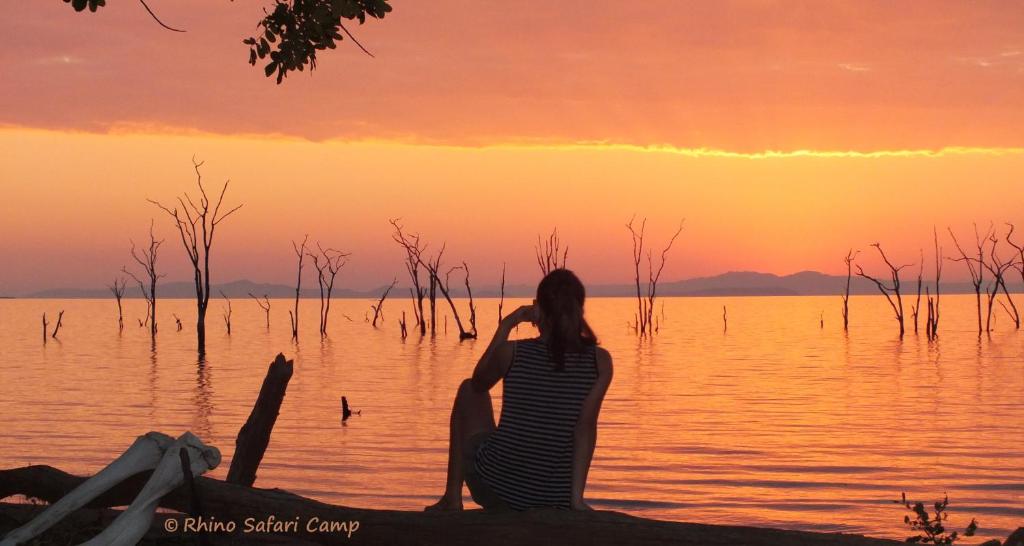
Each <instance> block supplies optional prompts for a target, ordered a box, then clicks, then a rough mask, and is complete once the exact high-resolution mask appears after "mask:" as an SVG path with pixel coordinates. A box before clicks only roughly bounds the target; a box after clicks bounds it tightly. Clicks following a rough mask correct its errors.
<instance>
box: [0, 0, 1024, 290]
mask: <svg viewBox="0 0 1024 546" xmlns="http://www.w3.org/2000/svg"><path fill="white" fill-rule="evenodd" d="M590 6H591V7H592V9H586V10H581V9H579V8H578V7H577V6H574V5H562V4H560V5H555V6H546V11H545V14H544V16H539V15H538V14H536V13H533V12H532V11H531V10H511V9H509V8H508V7H506V6H503V5H498V4H494V5H492V4H480V5H476V6H474V8H473V9H471V10H470V9H464V8H463V7H460V4H459V3H458V2H454V1H452V0H438V2H434V3H431V4H430V5H429V6H428V5H424V4H409V5H405V4H403V5H396V6H395V10H394V12H393V13H391V14H389V15H388V16H387V18H385V19H384V20H383V21H373V22H371V23H369V24H366V25H361V26H359V27H356V28H354V29H352V30H353V31H354V32H355V33H356V34H357V35H358V36H359V39H360V41H361V42H362V43H363V44H365V45H366V46H367V47H369V48H370V49H372V50H373V52H374V57H373V58H370V57H368V56H366V55H363V54H362V53H361V52H359V51H358V49H356V48H353V47H349V46H350V45H351V44H342V46H341V47H339V48H338V49H337V50H336V51H330V52H324V54H323V55H322V56H321V58H320V59H319V63H318V68H317V70H316V71H314V72H312V73H310V72H308V71H307V72H306V73H305V74H304V75H298V74H296V75H293V76H291V77H289V78H288V79H287V80H286V81H285V83H284V84H283V85H280V86H278V85H275V84H274V83H273V81H271V80H267V79H265V78H264V76H263V74H262V71H261V70H259V69H258V67H257V68H255V69H254V68H253V67H250V66H249V65H248V64H246V62H245V61H246V53H247V48H246V47H245V46H244V44H242V43H241V38H242V37H244V36H248V33H250V30H251V28H252V24H253V23H254V22H255V20H256V18H257V17H258V15H259V9H258V7H256V6H243V5H241V4H237V3H235V4H232V3H209V2H201V1H199V0H182V1H180V2H174V3H170V2H157V1H154V2H153V4H152V7H153V8H154V9H155V10H157V11H158V12H159V13H160V15H161V17H163V18H164V19H166V20H168V21H171V22H172V23H173V24H174V25H176V26H180V27H182V28H185V29H187V30H188V32H186V33H169V32H167V31H165V30H163V29H162V28H160V27H159V26H158V25H155V24H154V23H153V21H152V20H151V19H150V18H149V16H148V14H146V13H145V11H144V10H141V9H135V8H138V6H128V5H117V6H115V5H111V6H108V7H106V8H104V9H102V10H100V11H99V12H97V13H95V14H90V13H75V12H74V11H73V10H71V9H69V8H68V6H66V5H63V4H60V3H57V4H53V5H42V4H37V3H28V2H24V3H16V4H13V5H12V6H11V7H10V11H11V15H12V17H11V20H12V22H13V24H14V28H13V30H12V31H11V34H12V36H11V40H10V44H9V47H7V48H5V49H4V50H2V51H0V62H3V63H4V65H5V66H7V67H9V70H10V71H11V74H16V75H17V77H12V78H4V79H3V80H2V81H0V94H2V96H4V97H5V101H4V103H3V104H2V105H0V145H2V147H3V149H4V150H5V152H6V154H7V156H8V157H9V159H7V160H5V161H4V162H0V184H2V186H3V187H2V189H3V190H4V191H5V195H6V197H7V201H6V204H5V205H4V210H3V211H0V212H2V213H3V214H0V230H2V232H4V233H8V234H15V236H13V237H5V238H2V239H0V253H3V255H5V256H10V257H12V258H13V259H11V260H9V262H10V264H11V265H9V266H8V267H7V269H6V271H5V272H4V273H3V274H0V292H2V293H11V294H23V293H26V292H31V291H35V290H40V289H45V288H51V287H61V286H96V285H100V284H101V283H108V282H110V279H109V278H108V277H110V276H111V275H112V274H115V273H116V272H117V271H118V270H119V269H120V267H121V265H123V264H126V262H127V260H126V258H127V246H128V241H129V239H132V238H134V239H136V240H138V239H140V238H142V237H143V236H144V235H145V228H146V226H147V225H148V223H149V219H150V218H156V220H157V223H156V228H157V230H158V235H159V236H160V237H162V238H165V239H167V240H168V241H167V243H166V244H165V246H164V247H163V254H162V256H163V257H162V263H163V264H164V265H165V266H166V271H167V273H168V278H187V277H188V270H187V268H186V267H184V266H185V264H184V256H183V252H182V250H181V249H180V248H178V246H179V243H177V242H176V241H175V239H174V238H173V237H172V235H174V234H173V233H172V232H170V229H171V226H170V225H168V224H166V223H161V221H160V220H161V217H160V216H159V215H157V214H155V211H154V210H153V209H152V207H151V205H149V204H147V203H146V202H145V199H146V198H155V199H160V200H167V199H170V198H172V197H173V196H175V195H178V194H179V193H180V192H182V191H190V190H191V189H192V188H193V187H194V179H193V177H192V173H191V165H190V163H189V159H190V158H191V157H192V156H193V155H195V156H197V157H198V158H200V159H203V160H205V161H206V167H205V170H204V175H205V176H206V177H207V180H211V181H213V182H215V183H219V182H221V181H223V180H225V179H231V180H232V186H231V189H230V190H229V192H228V200H229V201H231V202H244V203H246V205H245V207H244V208H243V209H242V211H240V212H239V214H238V215H237V217H235V218H232V219H231V220H230V221H229V222H228V223H227V224H225V226H224V229H223V230H222V231H221V232H220V233H221V236H222V237H223V239H221V240H220V242H218V243H217V244H216V245H215V248H214V265H215V272H214V277H213V280H214V281H215V282H216V281H217V280H218V279H219V280H228V279H238V278H245V277H248V278H254V280H259V281H266V282H282V283H290V282H292V280H291V276H292V272H291V269H292V267H293V264H292V263H291V260H292V255H291V246H290V242H291V240H293V239H295V238H301V237H302V235H303V234H305V233H309V234H310V236H311V238H312V239H314V240H316V239H321V240H323V241H324V242H325V243H327V244H331V245H334V246H338V247H342V248H344V249H345V250H349V251H352V252H353V253H354V254H353V261H352V263H351V264H350V265H349V266H348V267H347V268H346V270H345V271H344V272H343V274H342V276H341V277H340V282H341V283H342V284H343V285H345V286H351V287H354V288H360V289H362V288H367V287H370V286H377V285H379V284H380V283H381V282H382V280H384V279H386V280H390V279H391V278H392V277H394V276H398V277H399V279H401V278H402V277H403V273H402V271H403V270H402V269H401V267H400V266H401V262H400V260H401V255H400V253H399V251H398V249H397V248H396V247H395V246H394V243H393V242H391V241H390V238H389V229H388V226H387V219H388V218H390V217H402V218H404V219H405V221H406V223H407V225H408V227H409V228H410V229H413V230H415V231H418V232H420V233H421V234H422V235H423V236H424V237H425V239H427V240H429V241H431V242H432V243H433V244H435V245H438V244H440V243H441V242H442V241H446V242H447V243H448V248H449V252H450V257H451V259H452V260H458V261H461V260H463V259H465V260H467V261H468V262H469V263H470V265H471V266H472V267H473V269H474V272H475V273H474V278H476V279H478V282H479V284H481V285H483V284H495V281H496V278H497V276H498V274H499V272H500V268H501V264H502V262H506V263H508V264H509V282H513V283H524V282H525V283H529V282H532V281H533V280H535V277H536V272H535V269H536V266H535V264H534V258H533V245H534V244H535V241H536V237H537V235H540V234H546V233H548V232H550V230H551V229H552V228H555V227H557V228H559V231H560V232H561V233H562V236H563V240H565V241H566V243H567V244H568V245H569V246H570V258H569V260H570V265H572V266H574V267H576V268H577V269H579V271H580V273H581V274H582V275H583V276H584V279H585V280H587V281H588V282H593V283H609V282H621V281H623V280H624V279H629V278H631V275H632V273H631V270H630V262H629V252H630V250H629V241H628V233H627V232H626V231H625V228H624V225H623V224H624V223H625V222H626V221H627V220H628V219H629V217H630V216H632V215H633V214H637V215H640V216H647V217H649V218H650V222H651V226H650V229H651V232H650V236H651V238H652V239H651V242H652V243H653V244H654V245H655V247H657V246H658V245H660V244H661V243H662V239H663V238H664V237H666V236H667V235H668V233H670V232H671V230H672V229H674V227H675V224H676V223H677V222H678V221H679V220H680V219H681V218H686V219H687V225H686V228H685V229H684V232H683V234H682V235H681V237H680V239H679V241H678V246H677V247H676V249H675V251H674V252H673V254H672V255H671V256H670V258H669V262H668V266H667V267H666V270H665V273H664V275H665V277H664V278H666V279H682V278H689V277H696V276H705V275H714V274H717V273H721V272H725V271H730V270H753V271H763V272H767V273H775V274H788V273H792V272H795V271H803V270H815V271H822V272H824V273H840V272H845V269H844V266H843V262H842V257H843V256H845V253H846V250H847V249H849V248H862V249H866V248H867V245H868V244H869V243H871V242H875V241H879V242H881V243H882V244H883V245H884V246H885V248H886V250H887V251H888V252H891V254H892V255H893V256H895V257H896V258H898V259H900V260H901V261H906V262H914V261H916V260H917V259H918V257H919V253H920V252H921V250H922V249H923V250H924V251H925V254H926V255H930V249H931V245H932V242H931V239H932V228H933V226H937V227H938V229H939V230H940V232H941V231H943V229H944V228H945V227H946V226H950V227H952V228H953V229H954V230H956V231H957V232H958V233H963V234H964V235H965V236H966V235H967V234H968V232H969V230H970V229H971V224H972V223H974V222H978V223H985V224H987V223H988V222H989V221H993V222H995V223H996V225H997V226H1001V225H1002V222H1016V223H1017V224H1020V225H1024V217H1022V212H1021V211H1022V209H1021V207H1020V204H1021V203H1022V202H1024V186H1022V184H1021V173H1024V136H1022V133H1021V132H1020V131H1019V127H1020V126H1021V125H1022V124H1024V109H1022V108H1020V107H1019V105H1020V104H1022V103H1024V85H1021V84H1022V83H1024V41H1022V39H1021V35H1020V32H1019V29H1020V28H1022V27H1024V12H1022V11H1019V10H1016V11H1015V10H1003V9H998V7H994V6H965V5H963V4H960V3H957V2H940V3H938V4H936V3H930V4H928V5H927V8H926V7H924V5H923V4H900V5H895V6H894V5H890V4H888V3H884V2H835V3H829V4H827V5H817V4H816V5H814V7H813V9H811V8H808V7H806V6H803V5H799V4H790V5H786V6H780V5H776V4H772V3H763V2H744V1H738V0H737V1H735V2H723V3H716V4H708V5H697V6H688V7H686V8H684V9H681V7H680V5H679V4H678V3H676V2H671V1H655V2H651V3H648V4H646V5H645V6H646V8H647V9H648V10H650V11H649V12H647V15H650V14H653V13H656V14H657V17H650V16H643V15H642V14H641V16H638V14H637V13H636V12H635V10H634V9H632V8H631V7H629V6H624V5H621V4H619V3H615V2H604V3H598V4H590ZM439 13H444V18H445V19H444V20H445V28H446V31H445V32H438V31H437V29H436V28H435V27H436V20H437V14H439ZM510 28H514V29H515V32H510V31H509V29H510ZM124 43H131V44H132V47H129V48H125V47H122V46H120V44H124ZM940 236H942V233H940ZM944 239H945V240H943V241H940V242H942V243H943V245H944V246H945V247H946V250H947V252H946V254H947V255H949V251H950V250H951V244H950V241H948V237H945V238H944ZM862 259H863V260H865V267H868V268H870V267H874V266H876V265H877V264H874V263H873V262H872V261H871V256H870V254H869V253H862ZM68 263H73V264H74V265H75V267H73V268H72V267H68V266H67V264H68ZM252 272H258V273H259V274H253V273H252ZM946 275H947V277H948V278H950V279H957V278H960V277H961V276H962V275H963V272H962V271H960V268H958V267H955V266H952V267H948V268H947V270H946Z"/></svg>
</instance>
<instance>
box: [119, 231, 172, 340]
mask: <svg viewBox="0 0 1024 546" xmlns="http://www.w3.org/2000/svg"><path fill="white" fill-rule="evenodd" d="M163 242H164V241H163V239H161V240H159V241H157V240H156V236H155V235H154V234H153V221H152V220H150V221H149V247H148V248H144V249H142V250H137V249H136V248H135V243H134V242H132V251H131V252H132V258H133V259H134V260H135V262H136V263H138V264H139V265H140V266H142V270H143V272H144V273H145V276H146V281H145V282H143V280H142V279H141V278H140V277H138V276H136V275H135V273H132V272H131V271H128V269H127V268H124V267H122V268H121V271H123V272H124V273H125V274H126V275H128V276H130V277H131V278H132V279H134V280H135V282H136V283H138V285H139V290H141V291H142V297H143V298H145V299H146V320H147V321H148V322H149V335H150V337H156V330H157V328H156V282H157V280H159V279H160V278H161V277H164V275H160V274H157V272H156V255H157V251H158V250H160V245H161V244H163ZM147 283H148V287H147Z"/></svg>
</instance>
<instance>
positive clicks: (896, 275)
mask: <svg viewBox="0 0 1024 546" xmlns="http://www.w3.org/2000/svg"><path fill="white" fill-rule="evenodd" d="M871 246H873V247H875V249H876V250H878V253H879V254H880V255H881V256H882V261H883V262H885V265H886V266H888V267H889V278H890V279H891V280H892V284H891V285H886V284H885V283H884V282H882V281H880V280H878V279H876V278H874V277H872V276H871V275H868V274H867V273H865V272H864V270H863V269H861V267H860V265H859V264H858V265H857V275H858V276H860V277H864V278H865V279H867V280H869V281H871V282H873V283H875V286H877V287H878V291H879V292H881V293H882V295H883V296H885V299H886V300H888V301H889V305H890V306H891V307H892V311H893V313H895V314H896V322H898V323H899V325H900V338H901V339H902V338H903V331H904V329H903V296H902V295H901V294H900V271H901V270H902V269H903V268H905V267H907V266H905V265H900V266H895V265H893V264H892V262H890V261H889V258H888V257H887V256H886V255H885V252H884V251H883V250H882V245H880V244H878V243H872V245H871ZM893 295H895V296H896V301H893V299H892V296H893Z"/></svg>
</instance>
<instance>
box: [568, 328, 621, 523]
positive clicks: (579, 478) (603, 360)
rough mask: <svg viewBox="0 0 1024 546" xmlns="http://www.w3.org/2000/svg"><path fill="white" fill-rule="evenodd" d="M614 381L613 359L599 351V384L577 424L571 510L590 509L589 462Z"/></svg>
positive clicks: (581, 410)
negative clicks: (587, 490)
mask: <svg viewBox="0 0 1024 546" xmlns="http://www.w3.org/2000/svg"><path fill="white" fill-rule="evenodd" d="M611 382H612V357H611V355H610V354H608V351H605V350H604V349H600V348H599V349H597V381H596V382H594V386H593V387H592V388H591V389H590V393H588V394H587V397H586V398H585V399H584V400H583V407H582V408H581V409H580V417H579V420H578V421H577V422H576V429H575V436H574V442H573V454H572V508H573V509H574V510H590V506H588V505H587V504H586V503H585V502H583V490H584V489H585V488H586V485H587V474H588V473H589V472H590V462H591V460H593V457H594V446H596V445H597V416H598V414H600V413H601V402H603V401H604V395H605V393H606V392H608V386H609V385H610V384H611Z"/></svg>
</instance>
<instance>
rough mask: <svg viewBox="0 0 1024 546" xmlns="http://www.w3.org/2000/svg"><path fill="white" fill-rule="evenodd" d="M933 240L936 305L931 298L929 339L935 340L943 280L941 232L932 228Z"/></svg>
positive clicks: (929, 300) (937, 332)
mask: <svg viewBox="0 0 1024 546" xmlns="http://www.w3.org/2000/svg"><path fill="white" fill-rule="evenodd" d="M932 238H933V239H934V240H935V303H934V304H932V303H931V297H930V296H929V298H928V302H929V308H930V312H929V313H928V314H929V317H930V318H931V328H929V330H928V339H932V340H934V339H935V338H936V337H937V336H938V335H939V295H940V290H941V289H940V288H939V284H940V281H941V280H942V247H941V246H939V232H938V231H937V230H936V229H935V226H932Z"/></svg>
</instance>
